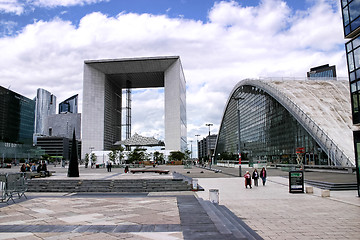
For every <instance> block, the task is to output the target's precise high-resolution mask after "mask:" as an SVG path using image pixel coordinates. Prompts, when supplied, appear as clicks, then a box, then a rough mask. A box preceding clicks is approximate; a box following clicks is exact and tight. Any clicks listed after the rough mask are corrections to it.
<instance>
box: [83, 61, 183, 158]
mask: <svg viewBox="0 0 360 240" xmlns="http://www.w3.org/2000/svg"><path fill="white" fill-rule="evenodd" d="M129 81H130V82H131V88H147V87H164V98H165V101H164V102H165V149H167V150H180V151H184V150H185V149H186V132H187V130H186V82H185V76H184V73H183V69H182V66H181V61H180V58H179V57H177V56H175V57H153V58H134V59H112V60H93V61H85V64H84V79H83V105H82V106H83V110H82V155H83V156H82V157H84V155H85V154H86V153H89V152H91V151H102V150H109V149H110V147H111V146H112V144H113V143H115V142H117V141H119V140H122V139H119V138H120V136H121V134H119V131H121V130H119V129H121V124H122V123H121V122H119V119H121V112H120V118H119V116H118V115H119V109H117V108H118V104H117V102H118V101H119V100H120V101H121V97H120V96H121V91H122V89H123V88H126V82H129ZM120 121H121V120H120Z"/></svg>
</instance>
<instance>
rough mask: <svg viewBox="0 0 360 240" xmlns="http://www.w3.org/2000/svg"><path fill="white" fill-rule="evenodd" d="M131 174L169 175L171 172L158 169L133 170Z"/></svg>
mask: <svg viewBox="0 0 360 240" xmlns="http://www.w3.org/2000/svg"><path fill="white" fill-rule="evenodd" d="M130 172H131V173H132V174H134V173H139V172H141V173H149V172H152V173H159V174H168V173H169V170H158V169H132V170H130Z"/></svg>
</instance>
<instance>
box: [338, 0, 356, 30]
mask: <svg viewBox="0 0 360 240" xmlns="http://www.w3.org/2000/svg"><path fill="white" fill-rule="evenodd" d="M341 6H342V13H343V23H344V33H345V36H346V37H353V36H351V35H353V33H354V30H356V29H357V28H359V27H360V11H359V9H360V0H342V1H341Z"/></svg>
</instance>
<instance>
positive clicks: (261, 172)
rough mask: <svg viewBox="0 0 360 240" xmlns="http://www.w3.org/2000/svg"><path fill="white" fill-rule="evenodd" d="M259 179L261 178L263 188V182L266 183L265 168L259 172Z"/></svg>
mask: <svg viewBox="0 0 360 240" xmlns="http://www.w3.org/2000/svg"><path fill="white" fill-rule="evenodd" d="M260 177H261V180H262V182H263V186H265V182H266V170H265V167H263V168H262V169H261V171H260Z"/></svg>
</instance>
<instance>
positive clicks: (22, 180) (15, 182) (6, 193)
mask: <svg viewBox="0 0 360 240" xmlns="http://www.w3.org/2000/svg"><path fill="white" fill-rule="evenodd" d="M26 191H27V179H26V177H25V174H24V173H6V174H0V200H1V202H4V201H6V203H8V202H9V200H10V199H11V200H12V201H13V202H14V203H15V200H14V195H16V194H17V195H18V197H19V199H20V198H21V197H22V196H24V197H25V198H27V197H26V195H25V192H26Z"/></svg>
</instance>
